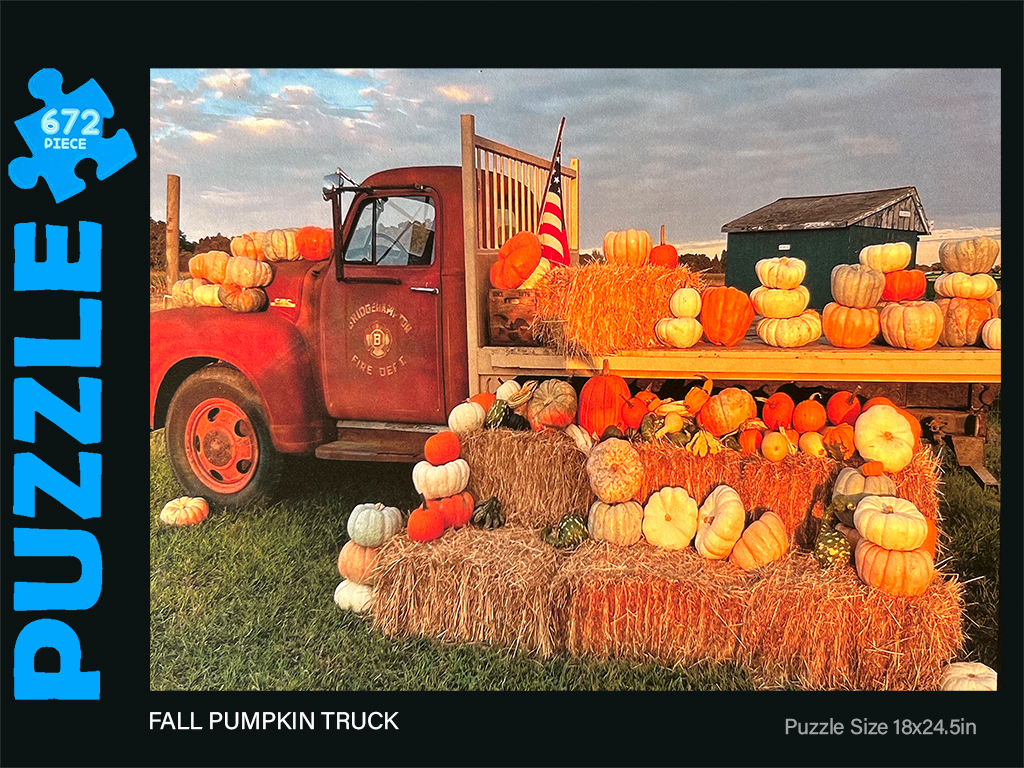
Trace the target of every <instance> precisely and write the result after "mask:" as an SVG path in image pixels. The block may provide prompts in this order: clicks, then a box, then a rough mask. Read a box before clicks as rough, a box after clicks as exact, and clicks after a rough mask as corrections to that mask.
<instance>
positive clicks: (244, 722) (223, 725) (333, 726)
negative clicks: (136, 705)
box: [149, 711, 398, 731]
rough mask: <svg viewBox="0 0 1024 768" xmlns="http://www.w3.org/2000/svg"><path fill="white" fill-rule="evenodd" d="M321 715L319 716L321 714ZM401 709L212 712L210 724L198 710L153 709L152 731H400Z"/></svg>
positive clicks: (150, 724) (151, 715) (151, 716)
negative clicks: (399, 718)
mask: <svg viewBox="0 0 1024 768" xmlns="http://www.w3.org/2000/svg"><path fill="white" fill-rule="evenodd" d="M318 715H319V717H318ZM397 717H398V713H397V712H376V711H374V712H269V711H268V712H210V714H209V719H208V720H207V726H203V725H202V717H201V716H200V717H199V718H198V719H197V717H196V713H195V712H159V711H156V712H150V713H149V730H151V731H163V730H171V731H203V730H206V729H207V728H209V729H210V730H217V729H224V730H227V731H271V730H276V731H313V730H316V728H317V721H318V720H319V721H320V723H321V727H322V728H324V729H325V730H328V731H331V730H334V731H341V730H345V731H362V730H364V729H365V730H370V731H397V730H398V723H397V721H396V719H395V718H397Z"/></svg>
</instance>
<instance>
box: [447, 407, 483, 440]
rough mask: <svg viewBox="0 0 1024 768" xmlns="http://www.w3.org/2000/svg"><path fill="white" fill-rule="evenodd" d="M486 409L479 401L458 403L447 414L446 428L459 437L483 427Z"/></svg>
mask: <svg viewBox="0 0 1024 768" xmlns="http://www.w3.org/2000/svg"><path fill="white" fill-rule="evenodd" d="M486 416H487V411H485V410H484V407H483V406H482V405H480V403H473V402H465V403H459V404H458V405H456V406H455V407H454V408H452V412H451V413H449V414H448V429H450V430H451V431H452V432H454V433H455V434H457V435H458V436H459V437H462V436H463V435H468V434H469V433H470V432H476V431H477V430H478V429H483V428H484V418H485V417H486Z"/></svg>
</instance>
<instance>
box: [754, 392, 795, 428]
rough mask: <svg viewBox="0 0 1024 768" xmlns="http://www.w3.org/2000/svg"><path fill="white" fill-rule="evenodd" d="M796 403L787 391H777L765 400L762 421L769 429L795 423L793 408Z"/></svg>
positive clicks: (762, 408)
mask: <svg viewBox="0 0 1024 768" xmlns="http://www.w3.org/2000/svg"><path fill="white" fill-rule="evenodd" d="M794 408H796V404H795V403H794V402H793V398H792V397H790V396H789V395H787V394H786V393H785V392H776V393H775V394H774V395H772V396H771V397H769V398H768V399H766V400H765V401H764V405H763V406H762V407H761V421H763V422H764V424H765V426H766V427H768V429H780V428H782V427H789V426H792V424H793V409H794Z"/></svg>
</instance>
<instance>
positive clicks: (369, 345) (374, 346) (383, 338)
mask: <svg viewBox="0 0 1024 768" xmlns="http://www.w3.org/2000/svg"><path fill="white" fill-rule="evenodd" d="M363 341H364V342H366V351H367V352H369V353H370V354H371V355H373V356H374V357H376V358H377V359H380V358H382V357H384V355H386V354H387V353H388V351H389V350H390V349H391V331H389V330H388V329H387V327H385V326H384V325H382V324H380V323H371V324H370V327H369V328H367V329H366V335H365V336H364V337H363Z"/></svg>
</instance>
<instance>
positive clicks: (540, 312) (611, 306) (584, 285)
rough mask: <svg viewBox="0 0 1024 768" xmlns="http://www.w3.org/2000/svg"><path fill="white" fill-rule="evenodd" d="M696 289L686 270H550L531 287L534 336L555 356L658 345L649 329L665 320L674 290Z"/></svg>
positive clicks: (698, 282)
mask: <svg viewBox="0 0 1024 768" xmlns="http://www.w3.org/2000/svg"><path fill="white" fill-rule="evenodd" d="M686 287H691V288H697V289H700V287H701V279H700V275H699V274H697V273H694V272H691V271H690V270H689V269H688V268H686V267H677V268H675V269H669V268H667V267H657V266H650V265H644V266H640V267H630V266H625V265H618V264H585V265H583V266H579V267H565V268H562V269H554V270H551V272H549V273H548V275H547V278H546V279H545V280H542V281H541V282H540V283H539V284H538V285H537V288H536V292H537V320H536V322H535V323H534V335H535V336H536V337H537V338H538V339H539V340H540V341H541V342H542V343H543V344H544V345H545V346H549V347H554V348H555V349H556V350H557V351H558V353H559V354H564V355H568V356H573V357H586V356H588V355H606V354H609V353H613V352H616V351H619V350H633V349H647V348H650V347H658V346H661V344H660V343H659V342H658V341H657V340H656V339H655V338H654V325H655V323H657V322H658V320H660V319H661V318H663V317H669V316H670V313H669V308H668V305H669V299H670V298H671V296H672V294H673V293H674V292H675V291H676V290H677V289H679V288H686Z"/></svg>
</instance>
